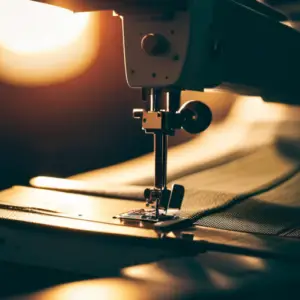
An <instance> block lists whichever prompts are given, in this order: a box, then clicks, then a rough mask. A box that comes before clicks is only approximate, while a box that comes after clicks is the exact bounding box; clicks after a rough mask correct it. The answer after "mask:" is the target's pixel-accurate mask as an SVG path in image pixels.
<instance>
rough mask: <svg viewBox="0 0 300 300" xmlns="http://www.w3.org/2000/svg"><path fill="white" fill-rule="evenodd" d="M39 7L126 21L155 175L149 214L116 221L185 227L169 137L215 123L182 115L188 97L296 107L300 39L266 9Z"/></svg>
mask: <svg viewBox="0 0 300 300" xmlns="http://www.w3.org/2000/svg"><path fill="white" fill-rule="evenodd" d="M40 2H44V3H49V4H53V5H58V6H61V7H64V8H67V9H70V10H72V11H75V12H78V11H79V12H82V11H92V10H114V11H115V15H116V16H119V17H120V18H121V20H122V26H123V39H124V55H125V66H126V78H127V82H128V85H129V86H130V87H132V88H141V90H142V95H141V100H142V101H144V102H145V103H146V107H147V109H134V110H133V117H134V118H135V119H139V120H140V122H141V123H142V128H143V130H144V131H145V133H146V134H153V136H154V153H155V163H154V165H155V173H154V187H152V188H149V189H146V190H145V193H144V195H145V202H146V206H147V207H150V208H148V209H137V210H132V211H130V212H128V213H121V214H119V215H117V216H116V217H117V218H119V219H121V220H136V221H143V222H153V223H156V224H155V225H154V226H155V227H156V229H162V228H169V229H168V230H170V229H171V228H170V226H179V227H180V223H182V220H180V218H178V216H177V212H178V210H180V208H181V204H182V201H183V199H184V187H183V186H181V185H176V184H174V185H173V187H172V188H171V189H169V188H168V187H167V182H168V181H167V157H168V155H167V151H168V136H173V135H175V132H176V130H180V129H184V130H186V131H187V132H189V133H192V134H197V133H200V132H203V131H205V130H206V129H207V128H208V127H209V125H210V123H211V121H212V114H211V111H210V109H209V108H208V107H207V106H206V105H205V104H203V103H201V102H200V101H190V102H187V103H185V104H184V105H183V106H182V107H179V106H180V94H181V91H182V90H197V91H206V90H209V89H227V90H231V91H233V92H235V93H241V94H243V95H248V96H261V97H263V98H264V99H265V100H266V101H271V102H281V103H292V102H293V101H295V99H297V96H298V94H299V92H298V91H297V88H296V87H297V82H296V77H295V76H293V74H295V72H297V70H298V69H299V66H300V59H299V58H298V53H299V50H300V35H299V33H298V32H296V31H295V30H294V29H292V28H289V27H288V26H286V25H283V24H281V23H280V21H284V20H286V17H285V16H284V15H283V14H281V13H279V12H278V11H276V10H274V9H272V8H270V7H269V6H266V5H264V4H262V3H260V2H256V1H211V0H207V1H169V0H161V1H101V0H99V1H54V0H53V1H51V0H49V1H40ZM255 28H262V30H259V31H256V30H255ZM288 45H293V47H292V48H291V47H288ZM108 46H109V47H113V45H108ZM44 187H46V186H44ZM168 221H169V222H168Z"/></svg>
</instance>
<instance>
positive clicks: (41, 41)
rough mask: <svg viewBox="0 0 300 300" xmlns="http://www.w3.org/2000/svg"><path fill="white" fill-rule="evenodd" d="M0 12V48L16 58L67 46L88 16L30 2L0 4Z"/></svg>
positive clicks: (17, 0)
mask: <svg viewBox="0 0 300 300" xmlns="http://www.w3.org/2000/svg"><path fill="white" fill-rule="evenodd" d="M0 12H1V18H0V44H1V45H2V47H4V48H7V49H9V50H12V51H14V52H17V53H19V54H21V53H33V52H41V51H49V50H56V49H58V48H60V47H63V46H66V45H68V44H70V43H72V42H73V41H74V40H75V39H76V38H77V37H78V36H79V35H80V34H81V33H82V31H83V30H84V28H85V27H86V26H87V24H88V21H89V14H86V13H80V14H74V13H72V12H71V11H68V10H66V9H62V8H59V7H56V6H51V5H45V4H41V3H38V2H32V1H29V0H1V1H0Z"/></svg>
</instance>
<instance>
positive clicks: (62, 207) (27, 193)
mask: <svg viewBox="0 0 300 300" xmlns="http://www.w3.org/2000/svg"><path fill="white" fill-rule="evenodd" d="M143 205H144V203H142V202H137V201H127V200H119V199H107V198H101V197H91V196H82V195H75V194H71V193H62V192H55V191H48V190H41V189H35V188H27V187H13V188H11V189H8V190H6V191H3V192H1V193H0V241H1V243H0V257H1V260H2V261H8V262H13V263H20V264H28V265H34V266H41V267H46V268H50V269H58V270H62V271H71V272H74V273H79V274H89V275H91V276H97V277H101V276H106V277H107V276H111V275H113V274H116V273H118V272H119V270H120V269H122V268H124V267H128V266H133V265H137V264H143V263H149V262H154V261H157V260H160V259H162V258H174V257H175V258H176V257H182V256H187V255H188V256H190V255H196V254H198V253H202V252H210V251H213V252H227V253H242V254H249V255H254V256H260V257H270V258H272V257H278V258H280V259H286V260H292V261H296V260H297V261H298V260H299V261H300V254H299V253H300V242H299V240H296V239H295V240H294V239H285V238H278V237H272V236H263V235H253V234H247V233H240V232H231V231H224V230H218V229H212V228H204V227H199V226H195V227H193V228H190V229H188V230H184V231H179V232H170V233H168V234H165V235H161V234H159V233H158V232H156V231H154V230H153V229H152V227H151V223H149V222H146V223H147V225H145V223H143V222H138V224H134V225H133V224H131V226H128V225H127V224H126V225H125V224H124V223H122V222H121V221H120V220H119V219H114V218H113V216H115V215H117V212H120V210H121V211H122V210H123V211H130V209H133V208H134V207H137V206H140V207H142V206H143ZM120 249H121V251H122V253H123V255H120Z"/></svg>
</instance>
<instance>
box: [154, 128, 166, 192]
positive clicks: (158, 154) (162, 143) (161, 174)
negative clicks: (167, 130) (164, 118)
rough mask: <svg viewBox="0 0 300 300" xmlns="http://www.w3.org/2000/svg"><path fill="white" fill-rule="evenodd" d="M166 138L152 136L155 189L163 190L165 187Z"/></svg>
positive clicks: (158, 134) (157, 134)
mask: <svg viewBox="0 0 300 300" xmlns="http://www.w3.org/2000/svg"><path fill="white" fill-rule="evenodd" d="M167 151H168V137H167V136H166V135H165V134H163V133H156V134H154V155H155V183H154V184H155V187H156V188H158V189H160V190H163V189H164V188H166V185H167Z"/></svg>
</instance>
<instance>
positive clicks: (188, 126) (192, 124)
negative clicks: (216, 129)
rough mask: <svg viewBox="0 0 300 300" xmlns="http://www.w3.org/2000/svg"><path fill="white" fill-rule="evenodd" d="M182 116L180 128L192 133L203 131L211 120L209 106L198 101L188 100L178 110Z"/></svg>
mask: <svg viewBox="0 0 300 300" xmlns="http://www.w3.org/2000/svg"><path fill="white" fill-rule="evenodd" d="M179 113H180V115H181V117H182V128H183V129H184V130H185V131H187V132H189V133H192V134H196V133H200V132H202V131H205V130H206V129H207V128H208V127H209V125H210V124H211V122H212V113H211V110H210V109H209V107H208V106H207V105H206V104H204V103H202V102H200V101H189V102H187V103H185V104H184V105H183V106H182V107H181V108H180V110H179Z"/></svg>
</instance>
